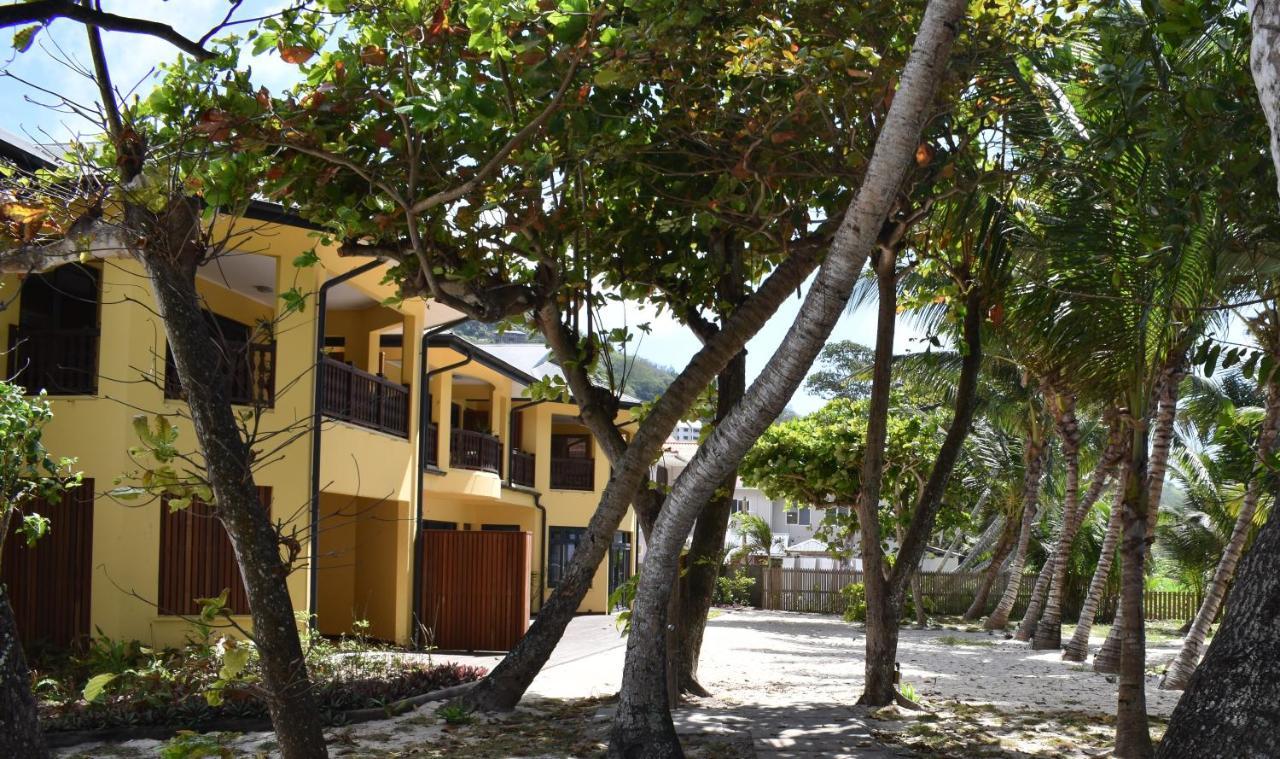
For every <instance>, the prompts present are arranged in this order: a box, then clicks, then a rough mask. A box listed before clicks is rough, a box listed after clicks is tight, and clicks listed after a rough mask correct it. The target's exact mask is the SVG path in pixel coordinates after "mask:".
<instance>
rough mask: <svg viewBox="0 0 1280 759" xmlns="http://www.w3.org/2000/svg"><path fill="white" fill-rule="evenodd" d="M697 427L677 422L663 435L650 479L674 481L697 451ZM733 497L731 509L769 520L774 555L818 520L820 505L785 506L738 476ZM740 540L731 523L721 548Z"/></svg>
mask: <svg viewBox="0 0 1280 759" xmlns="http://www.w3.org/2000/svg"><path fill="white" fill-rule="evenodd" d="M701 431H702V423H701V422H681V423H680V424H679V425H677V427H676V429H675V430H674V431H673V432H672V434H671V437H669V438H667V442H666V444H665V445H664V446H663V450H662V457H661V458H659V459H658V462H657V464H656V465H655V472H654V479H655V480H656V481H657V482H660V483H671V482H675V480H676V478H677V477H679V476H680V473H681V472H683V471H684V468H685V467H686V466H688V465H689V462H690V461H692V460H693V456H694V454H696V453H697V452H698V437H699V435H700V434H701ZM733 501H734V503H733V510H734V512H738V511H746V512H750V513H752V514H755V515H756V516H758V517H760V518H762V519H764V520H765V521H766V522H768V523H769V529H770V530H771V531H772V532H773V545H772V550H771V551H770V555H771V556H774V557H776V558H782V557H785V556H786V549H787V547H788V546H790V545H792V544H794V543H800V542H802V541H806V540H811V539H813V536H814V532H815V530H817V528H818V525H819V524H821V523H822V510H821V509H813V508H808V507H806V508H800V509H788V508H787V504H786V502H785V501H781V500H774V499H771V498H769V497H767V496H766V495H765V494H764V493H762V492H761V491H760V490H759V488H749V487H747V486H745V485H743V484H742V480H741V479H739V480H738V485H737V488H736V489H735V490H734V492H733ZM740 543H741V538H740V537H739V536H738V535H737V534H736V533H734V532H733V529H732V527H731V528H730V530H729V533H728V535H726V536H725V548H727V549H732V548H733V547H735V546H737V545H739V544H740Z"/></svg>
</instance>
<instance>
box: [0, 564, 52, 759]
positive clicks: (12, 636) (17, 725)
mask: <svg viewBox="0 0 1280 759" xmlns="http://www.w3.org/2000/svg"><path fill="white" fill-rule="evenodd" d="M0 756H12V757H31V759H43V758H44V757H47V756H49V749H48V748H46V747H45V745H44V734H43V733H41V732H40V721H39V717H38V714H37V711H36V698H35V696H33V695H32V694H31V673H30V672H29V671H28V670H27V660H26V657H24V656H23V654H22V641H20V640H18V621H17V620H16V619H14V617H13V607H12V606H10V605H9V590H8V588H6V587H5V585H4V583H2V582H0Z"/></svg>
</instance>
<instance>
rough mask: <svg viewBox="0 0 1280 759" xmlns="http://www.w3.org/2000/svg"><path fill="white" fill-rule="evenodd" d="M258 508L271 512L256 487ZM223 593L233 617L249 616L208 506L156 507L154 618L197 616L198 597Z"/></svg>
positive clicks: (222, 533) (226, 543) (266, 490)
mask: <svg viewBox="0 0 1280 759" xmlns="http://www.w3.org/2000/svg"><path fill="white" fill-rule="evenodd" d="M258 498H259V500H261V501H262V506H263V508H265V509H267V510H268V511H269V510H270V509H271V488H270V487H267V486H265V485H260V486H259V487H258ZM224 590H226V591H228V593H227V608H228V609H230V610H231V612H232V613H233V614H248V613H249V596H248V594H247V593H246V592H245V589H244V580H243V579H241V577H240V565H239V563H238V562H237V561H236V554H235V550H234V549H233V548H232V547H231V538H229V537H228V536H227V531H226V529H225V528H224V527H223V526H222V522H221V521H220V520H219V519H218V517H217V515H216V514H215V513H214V508H213V506H212V505H210V504H207V503H205V502H203V501H201V500H199V499H193V500H192V501H191V505H190V506H187V507H186V508H184V509H177V510H176V511H175V510H171V509H170V508H169V502H168V499H167V498H166V499H164V500H163V502H162V503H161V506H160V572H159V587H158V589H157V599H156V613H158V614H160V615H175V614H199V613H200V604H199V603H198V602H197V601H196V599H198V598H217V597H218V595H219V594H220V593H222V591H224Z"/></svg>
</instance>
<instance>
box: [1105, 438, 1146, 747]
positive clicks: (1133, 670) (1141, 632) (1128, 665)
mask: <svg viewBox="0 0 1280 759" xmlns="http://www.w3.org/2000/svg"><path fill="white" fill-rule="evenodd" d="M1135 427H1136V429H1135V430H1134V441H1133V453H1132V460H1131V462H1130V464H1129V467H1130V470H1129V471H1131V472H1133V473H1134V476H1133V477H1132V478H1131V479H1130V481H1129V482H1128V484H1127V487H1125V497H1124V505H1123V507H1122V509H1123V513H1124V517H1123V527H1122V533H1121V535H1122V542H1121V544H1120V556H1121V564H1120V569H1121V574H1120V603H1121V608H1122V609H1123V610H1124V611H1123V624H1116V625H1115V626H1114V627H1116V628H1120V629H1121V630H1122V633H1121V653H1120V672H1119V680H1120V684H1119V688H1118V695H1117V704H1116V748H1115V755H1116V756H1117V757H1120V758H1121V759H1145V757H1149V756H1151V734H1150V731H1149V730H1148V728H1147V693H1146V684H1147V678H1146V632H1145V629H1144V626H1143V610H1142V594H1143V590H1144V587H1145V582H1144V581H1145V579H1146V578H1145V575H1144V572H1143V563H1144V562H1145V560H1146V556H1147V504H1146V503H1145V499H1144V496H1145V495H1146V493H1145V492H1144V490H1145V488H1143V482H1144V479H1145V478H1144V477H1143V476H1142V475H1143V474H1144V473H1145V471H1146V467H1147V434H1146V422H1145V420H1142V421H1138V422H1136V423H1135Z"/></svg>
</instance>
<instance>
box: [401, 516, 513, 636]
mask: <svg viewBox="0 0 1280 759" xmlns="http://www.w3.org/2000/svg"><path fill="white" fill-rule="evenodd" d="M419 535H420V538H419V542H418V550H419V551H421V552H422V556H421V561H419V562H418V566H419V571H420V572H421V574H420V575H419V577H418V588H419V593H420V595H419V598H418V614H419V619H418V623H419V624H420V625H421V626H422V628H423V629H424V630H425V631H426V633H427V636H426V637H427V638H428V640H427V641H426V642H427V643H430V644H431V645H434V646H435V647H437V648H440V649H443V650H446V651H507V650H510V649H511V647H512V646H514V645H515V644H516V641H517V640H519V639H520V636H522V635H524V631H525V629H526V628H527V627H528V625H529V593H530V591H529V588H530V582H529V578H530V573H531V571H532V565H531V560H532V555H533V536H532V535H531V534H530V533H527V532H495V531H488V530H485V531H475V532H467V531H458V530H422V531H421V532H420V533H419Z"/></svg>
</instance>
